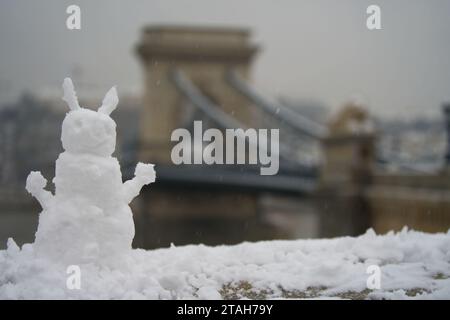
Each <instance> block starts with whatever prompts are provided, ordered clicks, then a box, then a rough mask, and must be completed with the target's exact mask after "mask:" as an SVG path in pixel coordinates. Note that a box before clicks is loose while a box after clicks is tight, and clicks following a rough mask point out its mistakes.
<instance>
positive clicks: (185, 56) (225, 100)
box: [137, 27, 259, 164]
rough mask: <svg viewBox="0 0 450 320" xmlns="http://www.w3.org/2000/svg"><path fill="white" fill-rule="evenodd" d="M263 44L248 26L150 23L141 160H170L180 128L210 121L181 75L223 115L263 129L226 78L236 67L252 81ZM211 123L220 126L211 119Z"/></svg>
mask: <svg viewBox="0 0 450 320" xmlns="http://www.w3.org/2000/svg"><path fill="white" fill-rule="evenodd" d="M257 51H258V48H257V47H256V46H255V45H254V44H251V43H250V41H249V32H248V31H247V30H242V29H220V28H215V29H214V28H212V29H211V28H199V27H188V28H186V27H149V28H147V29H145V30H144V32H143V35H142V39H141V42H140V44H139V45H138V47H137V52H138V55H139V57H140V60H141V62H142V64H143V67H144V77H145V91H144V109H143V111H142V114H141V119H140V120H141V126H140V146H141V148H140V154H139V158H140V159H146V160H147V161H152V162H155V163H161V164H170V154H171V152H170V151H171V150H170V149H171V143H170V136H171V133H172V131H173V130H174V129H176V128H180V127H186V128H189V126H191V125H192V123H193V121H194V120H202V121H203V122H204V125H205V124H206V125H208V123H209V122H208V121H210V120H211V119H208V117H207V116H205V114H204V113H202V112H199V110H198V108H195V107H194V106H193V105H192V101H190V99H189V98H187V97H186V94H185V93H183V92H182V88H180V87H179V86H177V83H176V81H175V80H176V79H174V76H175V75H176V74H175V73H176V72H178V73H179V74H181V75H182V76H183V77H185V78H186V79H188V80H189V81H190V82H191V83H192V84H193V85H194V86H195V88H196V89H197V90H198V91H199V92H200V93H201V95H202V96H204V97H206V98H207V99H208V100H209V101H210V102H212V103H213V104H214V105H216V106H219V107H220V109H221V110H220V111H222V113H221V115H222V116H224V118H226V115H228V116H229V117H230V118H233V119H235V120H237V122H239V123H244V124H245V125H247V126H250V127H251V126H255V127H258V126H259V123H258V120H257V119H258V115H257V114H256V113H255V111H254V110H252V109H251V108H249V106H248V104H249V101H248V99H246V98H245V97H243V96H242V95H241V94H240V93H239V92H237V91H236V90H234V89H233V88H232V87H231V86H230V85H229V84H228V83H227V82H226V81H225V78H226V74H227V72H229V71H230V70H233V71H234V72H237V73H238V74H239V76H240V77H242V78H243V79H246V80H247V79H248V78H249V74H250V68H251V63H252V60H253V57H254V56H255V54H256V53H257ZM211 126H216V127H217V124H213V123H211Z"/></svg>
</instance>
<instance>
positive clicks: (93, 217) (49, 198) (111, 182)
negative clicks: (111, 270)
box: [26, 78, 155, 263]
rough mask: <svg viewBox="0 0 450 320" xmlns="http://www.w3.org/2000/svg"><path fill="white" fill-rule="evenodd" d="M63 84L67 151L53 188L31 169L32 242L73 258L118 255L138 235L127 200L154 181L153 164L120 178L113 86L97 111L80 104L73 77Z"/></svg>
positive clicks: (54, 255)
mask: <svg viewBox="0 0 450 320" xmlns="http://www.w3.org/2000/svg"><path fill="white" fill-rule="evenodd" d="M63 90H64V96H63V100H64V101H65V102H66V103H67V105H68V106H69V108H70V112H68V113H67V115H66V117H65V119H64V121H63V124H62V134H61V141H62V145H63V148H64V150H65V151H64V152H63V153H61V154H60V155H59V157H58V159H57V160H56V170H55V178H54V180H53V183H54V184H55V194H54V195H53V194H52V193H51V192H50V191H47V190H45V186H46V184H47V180H46V179H45V178H44V177H43V176H42V175H41V173H40V172H31V173H30V174H29V176H28V178H27V182H26V189H27V191H28V192H30V193H31V194H32V195H33V196H34V197H35V198H36V199H37V200H38V201H39V203H40V205H41V206H42V212H41V214H40V217H39V225H38V230H37V232H36V240H35V243H34V245H33V246H34V249H35V250H36V252H37V253H38V254H41V255H44V256H46V257H49V258H53V259H56V260H59V261H65V262H71V263H83V262H88V261H92V260H93V259H117V257H118V256H120V255H123V254H126V253H127V252H128V251H130V250H131V243H132V240H133V237H134V222H133V215H132V211H131V209H130V207H129V203H130V202H131V201H132V200H133V198H134V197H136V196H137V195H138V194H139V192H140V190H141V188H142V187H143V186H144V185H146V184H149V183H152V182H154V181H155V171H154V169H153V165H152V164H143V163H138V164H137V166H136V170H135V176H134V178H133V179H131V180H128V181H126V182H125V183H123V182H122V174H121V171H120V165H119V162H118V161H117V159H116V158H114V157H112V153H113V152H114V150H115V144H116V123H115V122H114V120H113V119H112V118H111V117H110V116H109V115H110V114H111V112H112V111H113V110H114V109H115V108H116V106H117V104H118V102H119V100H118V97H117V92H116V89H115V87H113V88H111V89H110V90H109V91H108V93H107V94H106V95H105V98H104V99H103V103H102V106H101V107H100V108H99V109H98V111H93V110H90V109H86V108H82V107H80V105H79V103H78V99H77V96H76V93H75V90H74V87H73V84H72V81H71V80H70V79H69V78H66V79H65V80H64V82H63Z"/></svg>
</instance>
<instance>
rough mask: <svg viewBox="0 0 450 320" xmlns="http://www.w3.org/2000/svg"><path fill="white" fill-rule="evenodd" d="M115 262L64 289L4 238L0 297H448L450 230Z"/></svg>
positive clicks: (58, 278) (58, 270)
mask: <svg viewBox="0 0 450 320" xmlns="http://www.w3.org/2000/svg"><path fill="white" fill-rule="evenodd" d="M121 261H122V264H121V265H117V266H115V267H110V266H107V265H104V264H102V263H101V261H96V260H93V261H92V262H89V263H84V264H81V265H80V269H81V289H80V290H70V289H68V288H67V287H66V280H67V277H68V275H67V274H66V268H67V264H64V263H61V262H55V261H50V260H48V259H44V258H42V257H40V256H39V255H38V254H37V252H36V251H35V250H34V248H33V245H24V246H23V247H22V250H19V248H18V247H17V246H16V245H15V244H14V243H13V242H12V241H10V242H9V243H8V249H7V250H6V251H2V252H0V270H1V273H0V298H2V299H5V298H7V299H28V298H48V299H53V298H74V299H79V298H85V299H94V298H96V299H185V298H188V299H189V298H193V299H196V298H199V299H220V298H241V297H244V298H245V297H247V298H310V297H312V298H315V297H317V298H318V297H340V298H355V297H356V298H377V299H378V298H396V299H397V298H401V299H403V298H413V296H414V298H419V299H427V298H438V299H449V298H450V233H447V234H425V233H419V232H414V231H407V230H406V229H405V230H403V231H402V232H400V233H397V234H394V233H389V234H387V235H383V236H377V235H375V233H374V232H373V231H370V230H369V231H368V232H367V233H366V234H365V235H363V236H360V237H358V238H351V237H346V238H338V239H332V240H298V241H268V242H259V243H243V244H240V245H236V246H219V247H206V246H203V245H197V246H194V245H192V246H185V247H174V246H172V247H171V248H167V249H159V250H152V251H145V250H132V251H129V252H128V253H127V254H124V255H123V256H122V257H121ZM370 265H378V266H380V268H381V289H380V290H373V291H370V290H368V289H367V287H366V282H367V278H368V277H369V275H368V274H367V273H366V271H367V268H368V266H370Z"/></svg>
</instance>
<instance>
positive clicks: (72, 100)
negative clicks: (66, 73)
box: [62, 78, 81, 111]
mask: <svg viewBox="0 0 450 320" xmlns="http://www.w3.org/2000/svg"><path fill="white" fill-rule="evenodd" d="M62 87H63V91H64V96H63V98H62V99H63V100H64V101H65V102H66V103H67V105H68V106H69V108H70V110H72V111H74V110H78V109H80V108H81V107H80V105H79V103H78V98H77V94H76V93H75V89H74V88H73V83H72V80H71V79H70V78H65V79H64V82H63V85H62Z"/></svg>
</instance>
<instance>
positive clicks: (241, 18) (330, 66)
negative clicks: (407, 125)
mask: <svg viewBox="0 0 450 320" xmlns="http://www.w3.org/2000/svg"><path fill="white" fill-rule="evenodd" d="M71 4H76V5H79V6H80V7H81V25H82V29H81V30H68V29H67V28H66V19H67V17H68V14H66V8H67V6H69V5H71ZM370 4H377V5H379V6H380V7H381V10H382V28H383V29H382V30H377V31H369V30H368V29H367V28H366V18H367V14H366V8H367V7H368V6H369V5H370ZM448 12H450V1H447V0H433V1H417V0H415V1H411V0H395V1H392V0H390V1H382V0H378V1H365V0H345V1H332V0H309V1H298V0H293V1H288V0H283V1H265V0H251V1H238V0H228V1H210V0H197V1H166V0H164V1H140V0H139V1H129V2H123V1H118V0H108V1H105V0H99V1H52V0H42V1H24V0H2V1H1V2H0V43H1V45H0V105H3V104H5V103H8V102H12V101H15V100H17V98H18V96H20V94H21V93H23V92H24V91H30V92H33V93H39V94H45V93H51V94H60V83H61V80H62V79H63V78H64V77H66V76H67V75H71V76H72V77H74V78H75V81H77V80H78V81H79V82H82V83H81V84H80V85H81V88H80V89H79V90H83V87H84V88H85V89H86V90H89V91H94V92H90V93H91V94H92V96H94V97H97V99H98V100H100V99H101V97H102V95H101V94H100V93H102V92H104V91H105V90H106V89H107V88H109V87H110V86H111V85H112V84H117V85H118V88H119V91H120V92H119V93H121V94H124V93H132V94H139V93H140V90H141V86H142V83H143V81H142V71H141V70H140V67H139V62H138V59H136V57H135V54H134V46H135V45H136V43H137V42H138V38H139V35H140V31H141V29H142V27H144V26H145V25H159V24H163V25H165V24H175V25H208V26H239V27H247V28H249V29H251V30H252V32H253V39H254V41H255V42H256V43H257V44H258V45H260V46H261V47H262V49H263V50H262V51H261V52H260V53H259V55H258V57H257V59H256V63H255V65H254V67H253V80H254V83H255V84H256V87H258V88H259V89H260V90H261V91H262V92H264V93H265V94H266V95H269V96H273V97H279V96H283V97H290V98H293V99H306V100H308V99H310V100H315V101H317V100H318V101H320V102H321V103H323V104H325V105H327V106H328V107H330V108H332V109H336V108H338V107H339V106H340V105H342V104H343V103H345V102H346V101H348V100H349V99H353V98H357V99H359V100H362V101H363V102H364V104H366V105H367V106H368V108H369V110H370V111H371V112H372V113H373V114H376V115H378V116H382V117H401V118H405V117H423V116H426V117H440V116H441V105H442V103H443V102H444V101H449V100H450V93H449V87H448V84H449V83H450V61H449V58H448V57H449V56H450V41H448V32H449V30H450V19H448ZM294 61H295V63H293V62H294ZM80 93H81V94H83V92H80Z"/></svg>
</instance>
